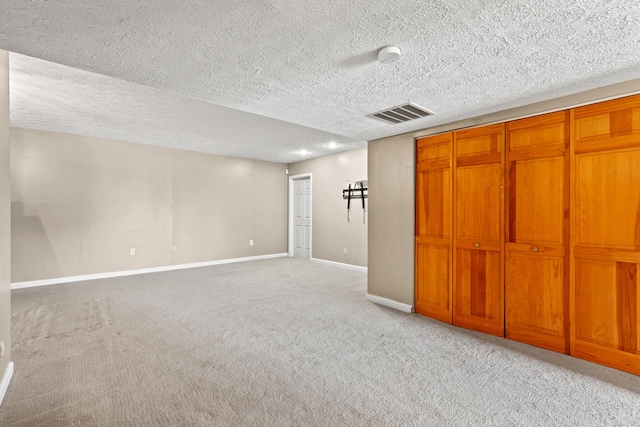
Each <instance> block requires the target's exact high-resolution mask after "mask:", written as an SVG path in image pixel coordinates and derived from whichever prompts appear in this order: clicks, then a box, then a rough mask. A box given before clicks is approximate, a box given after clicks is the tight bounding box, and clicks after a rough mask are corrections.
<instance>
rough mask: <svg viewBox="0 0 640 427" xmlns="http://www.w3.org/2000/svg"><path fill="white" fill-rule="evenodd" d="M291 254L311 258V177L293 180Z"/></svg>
mask: <svg viewBox="0 0 640 427" xmlns="http://www.w3.org/2000/svg"><path fill="white" fill-rule="evenodd" d="M293 187H294V195H293V256H294V257H298V258H305V259H310V258H311V179H310V178H308V177H307V178H304V179H299V180H295V181H293Z"/></svg>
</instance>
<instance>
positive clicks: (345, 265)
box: [311, 258, 369, 273]
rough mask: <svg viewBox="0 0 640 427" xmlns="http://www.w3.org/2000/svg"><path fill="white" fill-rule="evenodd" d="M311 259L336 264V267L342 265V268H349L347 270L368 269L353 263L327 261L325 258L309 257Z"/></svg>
mask: <svg viewBox="0 0 640 427" xmlns="http://www.w3.org/2000/svg"><path fill="white" fill-rule="evenodd" d="M311 261H313V262H317V263H320V264H328V265H333V266H336V267H342V268H346V269H349V270H356V271H362V272H364V273H366V272H368V271H369V269H368V268H367V267H362V266H359V265H353V264H345V263H343V262H336V261H329V260H326V259H320V258H311Z"/></svg>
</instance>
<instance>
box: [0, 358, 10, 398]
mask: <svg viewBox="0 0 640 427" xmlns="http://www.w3.org/2000/svg"><path fill="white" fill-rule="evenodd" d="M11 377H13V362H9V366H7V370H6V371H4V375H3V376H2V382H0V405H2V401H3V400H4V395H5V394H7V389H8V388H9V383H10V382H11Z"/></svg>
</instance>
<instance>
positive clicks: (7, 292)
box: [0, 50, 11, 381]
mask: <svg viewBox="0 0 640 427" xmlns="http://www.w3.org/2000/svg"><path fill="white" fill-rule="evenodd" d="M10 182H11V172H10V170H9V52H6V51H4V50H0V341H1V342H4V343H5V353H4V357H2V358H0V381H1V380H2V376H3V375H4V373H5V371H6V369H7V366H9V362H10V360H11V349H10V348H9V347H10V345H11V339H10V337H11V281H10V279H11V258H10V255H11V215H10V204H9V200H10V197H11V196H10V188H11V187H10Z"/></svg>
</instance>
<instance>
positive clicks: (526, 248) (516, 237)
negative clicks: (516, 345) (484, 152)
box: [505, 111, 569, 353]
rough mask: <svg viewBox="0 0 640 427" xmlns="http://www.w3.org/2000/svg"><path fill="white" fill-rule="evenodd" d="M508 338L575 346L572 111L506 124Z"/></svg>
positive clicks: (563, 349)
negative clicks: (571, 232) (571, 316)
mask: <svg viewBox="0 0 640 427" xmlns="http://www.w3.org/2000/svg"><path fill="white" fill-rule="evenodd" d="M506 178H507V198H506V209H507V223H506V245H505V252H506V260H505V263H506V265H505V270H506V277H505V279H506V280H505V311H506V313H505V327H506V331H505V333H506V337H507V338H510V339H513V340H517V341H521V342H525V343H528V344H532V345H535V346H538V347H543V348H546V349H549V350H554V351H558V352H562V353H568V351H569V334H568V329H569V323H568V322H569V299H568V294H569V113H568V111H566V112H565V111H561V112H557V113H551V114H545V115H542V116H537V117H532V118H528V119H522V120H515V121H512V122H509V123H507V173H506Z"/></svg>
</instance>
